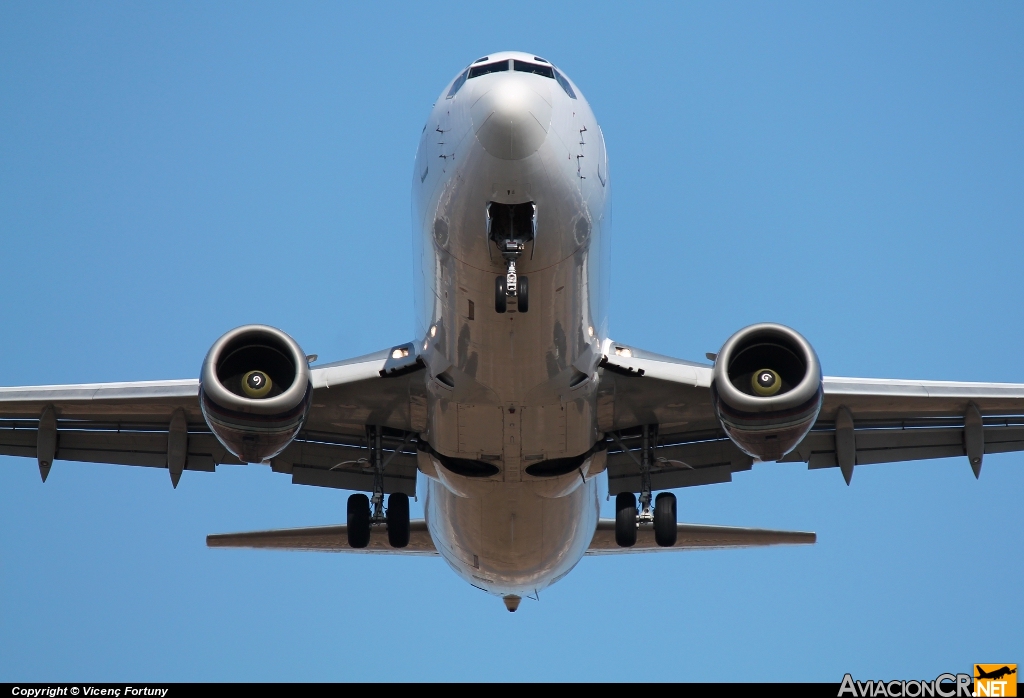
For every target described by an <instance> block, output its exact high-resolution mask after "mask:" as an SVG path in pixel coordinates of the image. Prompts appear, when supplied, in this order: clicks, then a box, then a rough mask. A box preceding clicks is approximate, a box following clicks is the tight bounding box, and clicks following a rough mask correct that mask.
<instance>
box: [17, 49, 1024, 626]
mask: <svg viewBox="0 0 1024 698" xmlns="http://www.w3.org/2000/svg"><path fill="white" fill-rule="evenodd" d="M412 202H413V230H414V236H413V237H414V241H415V245H416V249H415V254H414V274H415V304H416V313H415V318H416V326H415V329H414V333H413V337H412V339H411V341H406V342H403V343H400V344H396V345H394V346H391V347H387V348H384V349H383V350H381V351H379V352H377V353H374V354H369V355H366V356H361V357H357V358H351V359H347V360H343V361H338V362H334V363H323V364H319V363H317V359H318V357H316V356H315V355H307V354H306V353H305V352H304V351H303V350H302V348H301V347H300V346H299V344H298V343H297V342H296V341H295V340H294V339H293V338H292V337H291V336H289V335H288V334H286V333H285V332H283V331H282V330H280V329H277V328H274V327H269V326H266V325H245V326H242V327H238V328H235V329H233V330H231V331H229V332H227V333H226V334H224V335H223V336H222V337H220V338H219V339H218V340H217V341H216V342H215V343H214V344H213V346H212V348H211V349H210V350H209V352H208V353H207V355H206V357H205V359H204V361H203V363H202V366H201V369H200V372H199V377H198V378H192V379H185V380H162V381H144V382H131V383H104V384H81V385H50V386H27V387H5V388H0V455H11V456H22V457H26V458H35V459H36V460H37V462H38V467H39V472H40V475H41V477H42V479H43V481H44V482H45V481H46V478H47V476H48V474H49V473H50V470H51V468H52V466H53V463H54V461H55V460H63V461H82V462H97V463H115V464H124V465H136V466H149V467H155V468H165V469H167V470H168V472H169V474H170V479H171V483H172V485H173V486H174V487H177V486H178V484H179V481H180V478H181V476H182V474H183V473H184V472H185V471H190V472H191V471H205V472H215V471H216V469H217V467H218V466H223V465H242V464H246V463H257V464H258V463H262V464H266V465H269V466H270V468H271V469H272V470H273V471H274V472H278V473H283V474H286V475H289V476H290V477H291V480H292V482H293V483H295V484H300V485H311V486H318V487H327V488H335V489H340V490H348V491H354V492H355V494H351V495H350V496H349V497H348V501H347V518H346V521H345V523H344V524H340V525H335V526H319V527H313V528H297V529H286V530H271V531H253V532H246V533H233V534H218V535H211V536H208V538H207V545H208V546H210V547H216V548H221V547H240V548H261V549H285V550H314V551H329V552H356V553H379V554H400V555H406V554H407V555H427V556H440V557H441V558H442V559H444V561H445V562H446V563H447V564H448V565H449V566H450V567H451V568H452V569H453V570H454V571H455V572H456V573H457V574H458V575H459V576H461V577H462V578H463V579H465V580H466V581H467V582H469V583H470V584H472V585H473V586H475V587H477V588H480V589H482V590H484V591H486V592H488V593H490V594H493V595H495V596H497V597H500V598H501V599H502V600H503V602H504V604H505V607H506V608H507V609H508V610H509V611H515V610H516V609H517V608H518V606H519V603H520V601H521V599H522V598H523V597H524V596H531V595H536V594H537V593H538V592H539V591H540V590H543V589H545V588H546V587H548V586H550V585H552V584H554V583H555V582H557V581H558V580H560V579H561V578H562V577H564V576H565V575H567V574H568V573H569V572H570V571H571V570H572V569H573V568H574V567H575V565H576V564H577V563H578V562H579V561H580V560H581V559H582V558H583V556H585V555H607V554H618V553H635V552H657V551H673V550H692V549H716V548H739V547H751V546H768V545H800V544H813V543H814V542H815V541H816V536H815V534H814V533H810V532H801V531H777V530H767V529H757V528H739V527H730V526H710V525H699V524H690V523H680V522H679V521H678V518H677V511H676V509H677V507H676V498H675V495H674V494H672V492H670V491H669V490H673V489H677V488H682V487H691V486H699V485H707V484H712V483H724V482H730V481H731V480H732V477H733V474H734V473H738V472H743V471H746V470H750V469H751V468H752V466H753V464H754V463H760V462H770V461H780V462H803V463H806V464H807V466H808V468H810V469H818V468H838V470H839V472H840V473H841V474H842V476H843V478H844V479H845V481H846V483H847V485H849V484H850V482H851V479H852V477H853V474H854V470H855V468H856V467H858V466H862V465H867V464H876V463H890V462H898V461H908V460H918V459H928V458H947V457H953V456H966V457H967V459H968V462H969V464H970V466H971V468H972V470H973V472H974V475H975V477H978V476H980V473H981V465H982V459H983V456H984V454H986V453H1002V452H1009V451H1021V450H1024V384H1003V383H959V382H944V381H921V380H881V379H867V378H846V377H830V376H825V375H823V373H822V369H821V365H820V362H819V360H818V357H817V354H816V353H815V351H814V348H813V347H812V346H811V345H810V343H809V342H808V341H807V340H806V339H805V338H804V337H803V336H802V335H801V334H799V333H798V332H797V331H795V330H793V329H791V328H789V327H786V326H783V325H779V324H774V323H759V324H755V325H751V326H748V327H745V328H743V329H740V330H739V331H737V332H736V333H735V334H733V335H732V336H731V337H729V338H728V339H727V340H726V341H725V343H724V344H723V345H722V347H721V348H720V349H719V351H717V352H715V353H709V354H707V355H706V357H705V358H706V359H707V361H706V362H705V361H687V360H682V359H677V358H672V357H668V356H662V355H659V354H655V353H652V352H649V351H645V350H644V349H642V348H639V347H636V346H633V345H632V344H629V343H625V342H620V341H618V340H616V339H613V338H612V337H611V336H610V334H609V327H608V316H607V311H608V301H609V293H610V289H609V285H608V272H609V249H610V248H609V236H610V234H611V229H610V215H609V212H610V202H611V177H610V173H609V164H608V153H607V150H606V147H605V141H604V135H603V133H602V131H601V127H600V125H599V124H598V122H597V119H596V117H595V116H594V113H593V111H592V110H591V108H590V106H589V105H588V103H587V101H586V99H585V98H584V96H583V93H582V91H581V90H580V88H579V87H578V86H577V85H576V84H575V83H574V82H573V81H572V80H570V79H569V78H568V77H567V76H566V74H565V72H564V71H562V70H561V69H559V68H558V67H557V66H555V65H554V64H552V63H551V62H550V61H548V60H546V59H544V58H542V57H540V56H536V55H534V54H532V53H522V52H514V51H509V52H500V53H493V54H489V55H487V56H484V57H482V58H479V59H477V60H475V61H473V62H472V63H471V64H469V65H468V66H466V67H465V68H464V69H463V70H461V71H460V72H459V74H458V75H457V76H455V77H454V78H453V79H452V80H451V81H450V82H449V83H448V84H447V85H446V86H445V88H444V90H443V91H442V92H441V94H440V96H439V97H438V100H437V102H436V103H435V104H434V106H433V109H432V111H431V113H430V116H429V118H428V120H427V123H426V124H425V125H424V127H423V131H422V133H421V137H420V142H419V146H418V150H417V153H416V159H415V164H414V170H413V173H412ZM418 482H420V483H422V484H423V489H424V490H425V491H423V492H418V491H417V483H418ZM599 486H601V487H606V490H607V492H608V494H609V496H611V495H614V496H615V518H614V519H601V518H600V516H599V513H600V507H599ZM418 494H422V495H423V497H424V519H423V520H410V506H409V497H410V496H417V495H418Z"/></svg>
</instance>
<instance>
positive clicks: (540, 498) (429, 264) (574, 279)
mask: <svg viewBox="0 0 1024 698" xmlns="http://www.w3.org/2000/svg"><path fill="white" fill-rule="evenodd" d="M502 61H505V62H506V63H507V66H508V68H509V69H505V70H498V71H497V72H491V73H488V74H484V75H478V76H473V77H469V78H468V79H465V78H464V77H463V76H465V75H466V73H463V74H460V76H459V77H458V78H456V80H453V81H452V83H449V85H448V86H447V87H446V88H445V91H444V92H442V94H441V96H440V97H439V99H438V101H437V103H436V104H435V105H434V108H433V110H432V111H431V114H430V118H429V119H428V121H427V123H426V126H425V127H424V129H423V133H422V136H421V138H420V144H419V149H418V151H417V154H416V163H415V168H414V173H413V181H412V200H413V238H414V240H415V244H416V250H415V257H414V266H415V270H416V277H417V278H416V322H417V327H416V336H418V337H420V338H421V340H420V341H421V343H422V344H421V346H420V347H419V349H422V356H423V358H424V359H425V361H426V363H427V371H426V380H427V388H428V399H427V405H426V408H427V419H426V423H427V429H426V432H425V434H423V435H422V436H423V437H424V439H425V441H426V442H427V443H429V444H430V447H431V448H432V449H433V451H434V452H433V453H432V454H428V453H421V454H420V456H419V464H420V469H421V470H422V471H423V472H425V473H426V474H427V475H428V479H427V483H428V488H427V494H426V504H425V510H426V511H425V513H426V519H427V523H428V526H429V530H430V534H431V536H432V538H433V540H434V542H435V545H436V546H437V549H438V551H439V552H440V553H441V555H442V556H443V557H444V558H445V560H446V561H447V562H448V563H449V565H451V567H452V568H453V569H454V570H455V571H456V572H457V573H458V574H459V575H461V576H462V577H463V578H465V579H466V580H467V581H468V582H470V583H471V584H473V585H474V586H477V587H479V588H482V589H485V590H487V591H489V592H491V593H495V594H500V595H507V594H516V595H526V594H531V593H534V592H536V591H538V590H540V589H542V588H544V587H546V586H548V585H550V584H552V583H553V582H555V581H557V580H558V579H560V578H561V577H562V576H564V575H565V574H566V573H568V572H569V571H570V570H571V569H572V568H573V567H574V566H575V565H576V563H577V562H578V561H579V560H580V559H581V557H582V556H583V553H584V552H585V551H586V549H587V546H588V545H589V543H590V541H591V538H592V537H593V534H594V530H595V527H596V523H597V518H598V496H597V480H596V475H597V474H598V473H599V472H600V471H602V470H603V467H604V453H603V452H601V451H600V450H596V449H595V448H594V447H595V444H596V443H597V442H598V441H599V438H600V437H601V435H600V434H599V433H598V431H597V409H598V385H597V384H598V380H597V378H598V375H597V370H598V362H599V360H600V358H601V355H602V351H601V349H602V347H603V345H604V343H605V342H606V338H607V333H608V328H607V315H606V312H607V299H608V287H607V283H608V250H609V235H610V223H611V221H610V201H611V196H610V182H609V177H608V167H607V155H606V152H605V144H604V138H603V136H602V133H601V130H600V128H599V127H598V124H597V121H596V119H595V118H594V115H593V112H592V111H591V109H590V107H589V105H588V104H587V102H586V100H585V99H584V98H583V95H582V94H581V93H580V91H579V90H578V89H577V88H576V86H575V85H572V84H571V83H569V82H568V81H567V79H565V78H564V75H558V77H557V78H556V77H550V76H549V75H552V74H554V73H553V71H554V69H553V67H552V66H550V64H548V63H547V62H546V61H543V60H542V59H538V58H536V57H535V56H533V55H532V54H522V53H515V52H503V53H496V54H491V55H490V56H488V57H487V59H486V60H481V61H478V62H477V63H475V64H474V66H492V68H490V69H493V66H496V67H498V68H500V67H501V66H500V63H501V62H502ZM514 61H518V62H519V63H514ZM524 64H529V65H524ZM513 66H515V67H519V68H520V69H519V70H516V69H512V68H513ZM531 66H533V68H531ZM537 66H540V68H539V69H538V68H536V67H537ZM472 67H473V66H471V68H472ZM531 69H538V70H540V74H536V73H534V72H525V71H529V70H531ZM548 70H551V71H552V72H551V73H548V74H547V75H545V74H544V73H545V72H547V71H548ZM479 72H482V71H479ZM453 85H458V88H457V90H453V89H452V88H453ZM452 92H454V94H452ZM570 92H571V93H572V95H573V96H570ZM531 202H532V204H534V205H535V207H536V208H535V209H532V207H530V206H529V204H530V203H531ZM489 204H490V205H491V208H490V209H489V208H488V205H489ZM515 204H519V205H526V208H525V209H524V208H523V207H522V206H520V207H517V208H512V207H509V206H507V205H515ZM513 210H515V211H518V212H519V213H522V212H523V211H524V210H526V211H529V210H535V212H536V213H535V218H534V221H535V231H536V233H535V236H533V239H532V240H530V241H529V242H527V243H526V244H525V247H524V248H523V249H522V251H521V254H520V255H519V257H518V259H517V260H516V266H517V271H518V274H519V277H520V279H521V278H522V277H527V279H528V302H529V308H528V310H527V311H526V312H518V310H517V298H516V297H515V296H510V297H508V299H507V301H508V303H507V306H508V309H507V312H503V313H502V312H499V311H498V310H497V309H496V303H495V295H496V288H495V287H496V279H497V278H499V277H502V278H505V277H506V272H507V261H506V259H505V258H503V256H502V254H501V251H500V250H499V247H498V245H497V244H496V242H494V241H493V240H492V239H490V238H489V233H488V228H489V227H490V226H489V224H488V215H489V211H490V215H491V216H492V218H496V217H498V216H499V215H501V216H504V215H506V213H507V212H509V211H513ZM508 215H509V216H512V214H511V213H509V214H508ZM492 224H493V226H494V229H495V230H497V228H498V227H500V226H501V225H503V224H504V223H503V221H497V220H492ZM510 225H511V224H510ZM517 229H518V228H517ZM520 288H521V287H520Z"/></svg>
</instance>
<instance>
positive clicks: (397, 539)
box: [386, 492, 409, 548]
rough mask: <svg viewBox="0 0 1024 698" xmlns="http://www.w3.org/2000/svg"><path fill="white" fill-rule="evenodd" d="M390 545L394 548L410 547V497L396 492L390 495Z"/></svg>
mask: <svg viewBox="0 0 1024 698" xmlns="http://www.w3.org/2000/svg"><path fill="white" fill-rule="evenodd" d="M386 521H387V525H388V543H390V544H391V547H392V548H404V547H405V546H407V545H409V495H407V494H402V493H401V492H395V493H394V494H389V495H388V512H387V519H386Z"/></svg>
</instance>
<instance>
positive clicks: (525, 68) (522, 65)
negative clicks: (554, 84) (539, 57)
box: [512, 61, 555, 78]
mask: <svg viewBox="0 0 1024 698" xmlns="http://www.w3.org/2000/svg"><path fill="white" fill-rule="evenodd" d="M512 66H513V67H512V69H513V70H516V71H518V72H520V73H534V74H536V75H542V76H544V77H546V78H554V77H555V71H554V69H553V68H552V67H551V66H550V65H537V64H536V63H527V62H526V61H512Z"/></svg>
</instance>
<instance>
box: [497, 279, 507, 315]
mask: <svg viewBox="0 0 1024 698" xmlns="http://www.w3.org/2000/svg"><path fill="white" fill-rule="evenodd" d="M494 310H495V311H496V312H499V313H504V312H505V311H506V310H508V294H507V293H505V277H504V276H499V277H496V278H495V279H494Z"/></svg>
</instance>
